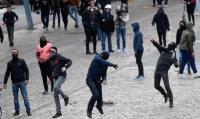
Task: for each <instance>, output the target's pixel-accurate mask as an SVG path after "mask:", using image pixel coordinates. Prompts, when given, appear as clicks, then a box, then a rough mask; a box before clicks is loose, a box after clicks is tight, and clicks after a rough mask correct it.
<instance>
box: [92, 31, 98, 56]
mask: <svg viewBox="0 0 200 119" xmlns="http://www.w3.org/2000/svg"><path fill="white" fill-rule="evenodd" d="M96 37H97V29H93V30H92V42H93V52H94V53H97V52H96V45H97V40H96Z"/></svg>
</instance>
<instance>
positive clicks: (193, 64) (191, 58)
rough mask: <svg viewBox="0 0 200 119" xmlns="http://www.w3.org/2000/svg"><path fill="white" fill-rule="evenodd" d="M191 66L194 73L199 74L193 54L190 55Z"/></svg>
mask: <svg viewBox="0 0 200 119" xmlns="http://www.w3.org/2000/svg"><path fill="white" fill-rule="evenodd" d="M188 60H189V62H190V65H191V67H192V70H193V73H197V68H196V64H195V58H194V57H193V56H192V53H190V54H189V58H188Z"/></svg>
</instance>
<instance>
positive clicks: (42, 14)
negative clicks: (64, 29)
mask: <svg viewBox="0 0 200 119" xmlns="http://www.w3.org/2000/svg"><path fill="white" fill-rule="evenodd" d="M41 21H42V24H43V28H46V22H45V12H44V11H41Z"/></svg>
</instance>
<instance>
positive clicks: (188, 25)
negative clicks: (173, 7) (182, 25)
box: [186, 22, 193, 31]
mask: <svg viewBox="0 0 200 119" xmlns="http://www.w3.org/2000/svg"><path fill="white" fill-rule="evenodd" d="M186 28H187V30H189V31H193V24H192V23H191V22H189V23H187V24H186Z"/></svg>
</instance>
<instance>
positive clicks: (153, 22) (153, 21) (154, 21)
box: [151, 15, 156, 26]
mask: <svg viewBox="0 0 200 119" xmlns="http://www.w3.org/2000/svg"><path fill="white" fill-rule="evenodd" d="M155 23H156V15H155V16H154V17H153V20H152V22H151V24H152V26H154V25H155Z"/></svg>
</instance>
